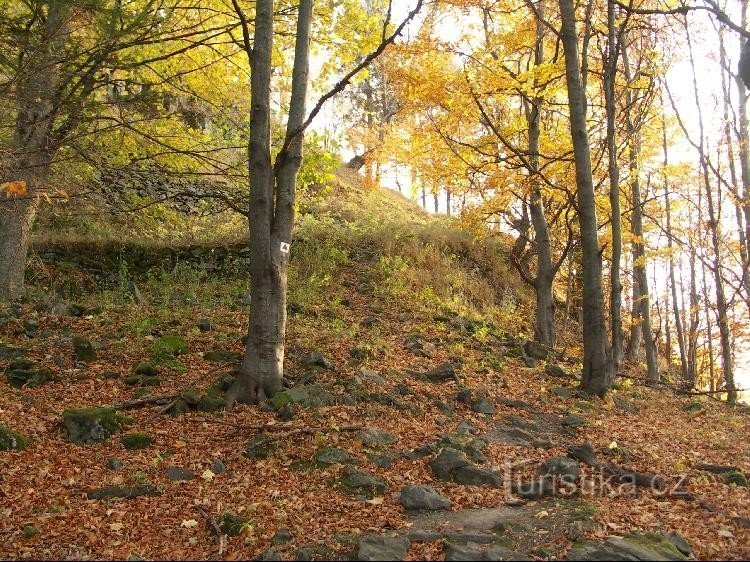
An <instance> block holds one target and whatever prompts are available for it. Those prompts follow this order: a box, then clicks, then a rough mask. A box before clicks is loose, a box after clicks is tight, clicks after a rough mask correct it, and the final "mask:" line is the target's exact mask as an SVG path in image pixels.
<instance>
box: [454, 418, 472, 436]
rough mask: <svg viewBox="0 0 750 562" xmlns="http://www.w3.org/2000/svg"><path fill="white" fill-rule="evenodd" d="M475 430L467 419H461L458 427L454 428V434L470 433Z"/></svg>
mask: <svg viewBox="0 0 750 562" xmlns="http://www.w3.org/2000/svg"><path fill="white" fill-rule="evenodd" d="M476 432H477V430H476V428H475V427H474V425H472V423H471V422H469V421H466V420H464V421H462V422H461V423H460V424H458V427H457V428H456V434H458V435H471V434H473V433H476Z"/></svg>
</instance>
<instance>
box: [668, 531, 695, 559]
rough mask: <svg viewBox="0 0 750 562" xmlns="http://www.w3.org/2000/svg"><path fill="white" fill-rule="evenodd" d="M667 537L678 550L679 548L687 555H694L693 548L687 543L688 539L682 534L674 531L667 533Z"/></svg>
mask: <svg viewBox="0 0 750 562" xmlns="http://www.w3.org/2000/svg"><path fill="white" fill-rule="evenodd" d="M666 539H667V540H668V541H669V542H671V543H672V544H673V545H674V546H675V548H677V550H679V551H680V552H681V553H682V554H684V555H685V556H687V557H690V556H692V554H693V549H692V548H690V545H689V544H688V543H687V541H686V540H685V539H684V538H683V537H682V535H680V534H679V533H675V532H674V531H673V532H671V533H669V534H668V535H666Z"/></svg>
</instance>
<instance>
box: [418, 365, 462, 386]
mask: <svg viewBox="0 0 750 562" xmlns="http://www.w3.org/2000/svg"><path fill="white" fill-rule="evenodd" d="M424 377H425V378H426V379H427V380H428V381H430V382H434V383H439V382H445V381H450V380H456V379H457V377H458V375H457V374H456V370H455V368H454V367H453V364H452V363H443V364H442V365H440V366H438V367H435V368H434V369H433V370H431V371H427V372H426V373H425V374H424Z"/></svg>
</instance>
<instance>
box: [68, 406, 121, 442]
mask: <svg viewBox="0 0 750 562" xmlns="http://www.w3.org/2000/svg"><path fill="white" fill-rule="evenodd" d="M63 421H64V423H65V428H66V429H67V430H68V438H69V439H70V440H71V441H72V442H73V443H76V444H77V445H91V444H93V443H99V442H101V441H104V440H106V439H107V438H108V437H110V436H111V435H114V434H115V433H121V432H122V418H121V417H120V416H119V415H118V414H117V412H116V411H115V410H113V409H112V408H69V409H67V410H65V411H64V412H63Z"/></svg>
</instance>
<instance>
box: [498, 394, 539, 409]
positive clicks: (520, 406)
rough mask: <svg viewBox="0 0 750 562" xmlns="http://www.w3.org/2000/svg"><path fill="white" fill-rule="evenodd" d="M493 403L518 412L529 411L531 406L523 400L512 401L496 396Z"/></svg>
mask: <svg viewBox="0 0 750 562" xmlns="http://www.w3.org/2000/svg"><path fill="white" fill-rule="evenodd" d="M495 403H497V404H500V405H501V406H507V407H509V408H515V409H518V410H530V409H531V405H530V404H529V403H527V402H524V401H523V400H513V399H510V398H505V397H504V396H498V397H497V398H495Z"/></svg>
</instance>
